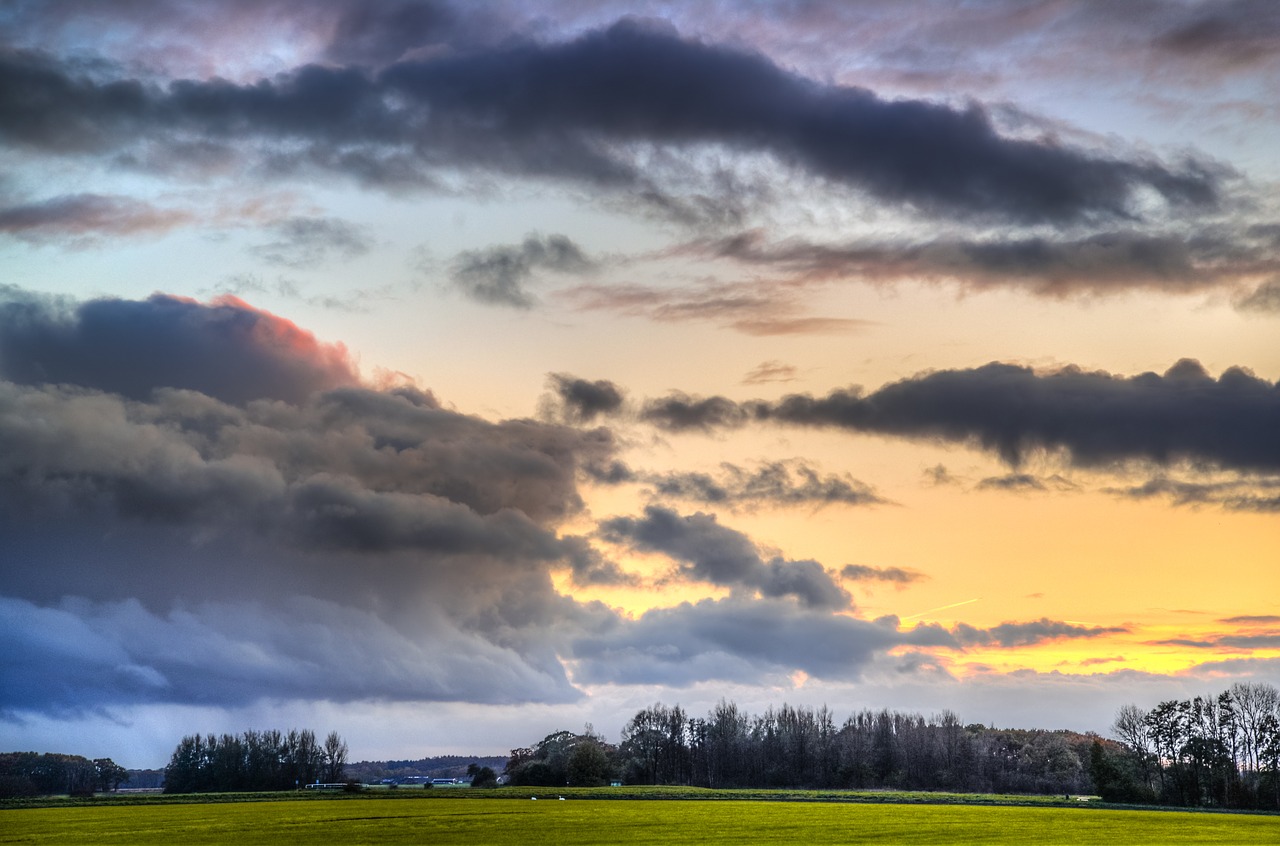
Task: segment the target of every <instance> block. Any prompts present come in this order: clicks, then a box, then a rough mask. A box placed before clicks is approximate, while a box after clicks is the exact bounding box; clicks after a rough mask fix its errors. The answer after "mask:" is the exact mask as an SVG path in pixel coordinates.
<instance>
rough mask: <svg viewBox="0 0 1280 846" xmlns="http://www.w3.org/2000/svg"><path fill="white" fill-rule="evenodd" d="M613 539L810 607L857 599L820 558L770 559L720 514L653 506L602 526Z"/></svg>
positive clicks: (684, 571)
mask: <svg viewBox="0 0 1280 846" xmlns="http://www.w3.org/2000/svg"><path fill="white" fill-rule="evenodd" d="M600 536H601V537H603V538H604V539H605V540H607V541H609V542H610V543H616V544H620V545H624V546H629V547H631V548H633V549H638V550H642V551H645V552H659V553H662V554H664V555H666V556H668V557H670V558H672V559H673V560H675V561H676V562H678V563H679V565H680V573H681V575H682V576H684V577H685V578H689V579H694V580H697V581H702V582H707V583H709V584H713V585H720V586H723V587H728V588H734V589H739V590H741V589H745V590H747V591H749V592H755V591H758V592H759V593H760V595H761V596H764V597H772V598H780V597H793V598H795V599H797V600H799V601H800V603H801V604H803V605H804V606H806V607H809V608H823V609H833V610H839V609H844V608H849V607H851V605H852V598H851V597H850V596H849V593H848V592H847V591H845V590H844V588H842V587H840V586H839V585H838V584H837V583H836V582H835V580H834V579H833V578H832V575H831V573H830V572H828V571H827V570H826V569H825V568H824V567H823V566H822V565H821V564H819V563H818V562H816V561H788V560H785V559H782V558H772V559H770V560H767V561H766V560H765V559H764V558H762V557H761V555H760V552H759V550H758V549H757V548H756V545H755V544H754V543H753V542H752V541H751V539H750V538H748V537H747V536H746V535H745V534H743V533H742V532H739V531H737V530H736V529H731V528H729V527H727V526H723V525H721V524H720V523H719V522H717V520H716V518H715V515H712V514H703V513H701V512H698V513H696V514H692V515H688V516H685V515H681V514H678V513H676V512H675V511H672V510H670V509H668V508H663V507H660V506H655V505H650V506H647V507H646V508H645V510H644V516H643V517H639V518H636V517H613V518H610V519H608V520H605V521H604V522H602V523H601V524H600Z"/></svg>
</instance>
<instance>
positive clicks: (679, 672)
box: [572, 598, 955, 685]
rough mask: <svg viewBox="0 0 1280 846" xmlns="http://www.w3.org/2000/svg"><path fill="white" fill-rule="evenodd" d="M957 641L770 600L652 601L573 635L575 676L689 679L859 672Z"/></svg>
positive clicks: (927, 629)
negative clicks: (893, 654)
mask: <svg viewBox="0 0 1280 846" xmlns="http://www.w3.org/2000/svg"><path fill="white" fill-rule="evenodd" d="M902 645H916V646H939V647H954V646H955V642H954V639H953V638H952V637H951V635H949V634H948V633H947V632H946V631H944V630H942V629H940V628H938V627H936V626H917V627H916V628H915V629H912V630H910V631H901V630H899V629H898V628H897V625H896V620H893V619H890V620H889V621H888V622H887V623H882V622H880V621H877V622H869V621H866V620H857V619H854V618H852V617H846V616H841V615H815V614H812V613H808V612H807V611H806V610H805V609H804V608H803V606H797V605H795V604H792V603H789V602H785V601H778V600H767V601H757V602H748V601H744V600H742V599H733V598H731V599H725V600H709V599H708V600H703V601H701V602H698V603H695V604H690V603H682V604H680V605H678V606H676V607H674V608H663V609H654V610H652V611H647V612H645V613H644V614H642V615H641V616H640V617H639V618H638V619H637V620H636V621H634V623H631V624H621V623H615V624H612V625H609V626H606V627H603V628H602V629H601V630H600V631H599V632H597V633H595V634H594V635H593V636H592V637H591V638H583V639H579V640H577V641H575V642H574V643H573V647H572V648H573V657H574V659H575V670H574V678H575V679H580V680H582V681H583V682H585V683H589V684H590V683H595V684H657V683H661V684H668V685H687V684H692V683H694V682H698V681H703V680H707V679H714V680H720V681H737V682H744V683H758V682H759V680H760V677H761V674H762V673H774V674H777V675H779V676H784V675H789V674H790V673H792V672H794V671H795V670H802V671H803V672H805V673H807V674H808V675H810V676H813V677H815V678H820V679H845V680H848V679H856V678H857V677H858V676H859V674H860V673H861V672H862V671H863V670H865V669H866V668H868V667H869V666H870V665H871V664H872V663H873V661H874V660H875V659H876V658H877V657H878V656H880V655H882V654H883V653H884V652H885V651H887V650H889V649H892V648H893V647H895V646H902Z"/></svg>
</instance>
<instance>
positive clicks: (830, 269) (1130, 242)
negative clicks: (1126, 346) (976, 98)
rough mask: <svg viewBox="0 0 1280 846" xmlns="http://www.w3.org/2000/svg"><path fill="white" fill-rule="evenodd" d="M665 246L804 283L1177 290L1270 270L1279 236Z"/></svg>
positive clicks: (1245, 232) (1278, 256) (1123, 233)
mask: <svg viewBox="0 0 1280 846" xmlns="http://www.w3.org/2000/svg"><path fill="white" fill-rule="evenodd" d="M674 252H675V253H677V254H690V255H696V256H705V257H715V258H728V259H732V260H734V261H737V262H741V263H744V264H748V265H753V266H765V267H770V268H774V269H777V270H781V271H783V272H784V273H786V274H787V275H788V276H789V277H791V278H795V279H799V280H807V281H823V280H829V279H862V280H869V281H884V280H895V279H904V278H908V279H925V280H930V281H955V282H958V283H960V284H962V285H964V286H966V287H969V288H976V289H985V288H994V287H1008V288H1019V289H1024V290H1029V291H1030V292H1031V293H1034V294H1037V295H1040V296H1051V297H1063V296H1068V295H1073V294H1105V293H1110V292H1117V291H1127V290H1134V289H1149V290H1159V291H1165V292H1169V293H1187V292H1192V291H1197V290H1204V289H1207V288H1210V287H1214V286H1221V285H1227V286H1234V285H1237V284H1241V283H1245V282H1248V281H1250V280H1254V279H1257V278H1258V277H1259V276H1264V275H1268V274H1274V273H1276V272H1277V271H1278V270H1280V237H1277V233H1276V231H1275V228H1274V227H1270V226H1250V227H1245V226H1242V227H1240V228H1239V229H1238V230H1230V231H1228V230H1225V229H1222V228H1213V227H1211V228H1206V227H1199V228H1198V229H1197V230H1196V231H1195V232H1189V233H1181V234H1179V233H1174V234H1153V233H1148V232H1140V231H1133V230H1119V231H1109V232H1100V233H1095V234H1092V235H1087V236H1084V237H1078V238H1064V237H1048V236H1037V237H1030V238H1023V237H1007V236H1006V237H1004V238H1000V239H992V238H988V239H986V240H956V239H951V240H948V239H935V240H930V241H923V242H921V241H903V242H900V243H893V242H882V241H865V242H856V243H851V244H843V245H842V244H834V245H832V244H817V243H810V242H806V241H803V240H796V239H789V240H784V241H778V242H770V241H769V240H767V237H766V235H765V234H764V233H763V232H762V231H759V230H753V231H750V232H744V233H740V234H737V235H734V236H731V237H726V238H720V239H716V240H704V241H694V242H691V243H688V244H685V245H683V246H681V247H677V248H675V250H674ZM1268 294H1269V289H1268V288H1267V287H1266V285H1264V286H1262V287H1260V288H1258V290H1257V292H1256V293H1255V294H1254V295H1252V296H1251V297H1246V298H1245V299H1243V300H1242V301H1241V302H1240V303H1239V307H1240V308H1244V309H1254V310H1258V311H1266V310H1269V309H1268V303H1269V298H1268Z"/></svg>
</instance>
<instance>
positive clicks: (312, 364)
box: [0, 288, 357, 403]
mask: <svg viewBox="0 0 1280 846" xmlns="http://www.w3.org/2000/svg"><path fill="white" fill-rule="evenodd" d="M0 376H2V377H3V378H5V379H8V380H11V381H13V382H18V383H21V384H27V385H39V384H55V383H70V384H73V385H81V386H84V387H89V388H99V389H102V390H104V391H110V392H115V393H120V394H124V395H125V396H128V397H131V398H134V399H144V398H146V397H147V396H148V395H149V394H150V393H151V391H152V390H153V389H155V388H162V387H167V388H189V389H191V390H196V391H201V392H202V393H205V394H208V395H209V396H213V397H218V398H219V399H223V400H226V401H227V402H233V403H242V402H247V401H249V400H253V399H261V398H273V399H283V400H287V401H295V402H296V401H300V400H302V399H304V398H305V397H307V396H309V395H310V394H312V393H314V392H316V391H321V390H325V389H328V388H334V387H337V386H339V385H346V384H354V383H355V382H356V381H357V375H356V372H355V368H354V365H353V364H352V363H351V361H350V358H349V357H348V355H347V351H346V349H345V348H343V347H342V346H341V345H337V344H322V343H320V342H319V341H317V340H316V338H315V336H314V335H312V334H311V333H310V332H306V331H304V330H302V329H299V328H298V327H297V326H295V325H294V324H293V323H291V322H289V321H288V320H285V319H283V318H280V317H276V316H275V315H272V314H269V313H267V312H264V311H259V310H257V309H255V308H252V307H250V306H248V305H246V304H245V303H243V302H241V301H239V300H236V299H235V298H232V297H226V298H220V299H218V300H215V301H214V302H213V303H211V304H208V305H203V304H201V303H198V302H195V301H194V300H189V299H184V298H180V297H170V296H166V295H163V294H154V295H152V296H151V297H150V298H148V299H146V300H141V301H138V300H117V299H97V300H88V301H86V302H83V303H79V304H71V303H65V302H61V301H58V300H55V299H52V298H48V297H42V296H38V295H33V294H28V293H26V292H23V291H21V290H18V289H14V288H0Z"/></svg>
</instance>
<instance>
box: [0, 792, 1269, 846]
mask: <svg viewBox="0 0 1280 846" xmlns="http://www.w3.org/2000/svg"><path fill="white" fill-rule="evenodd" d="M451 792H452V791H451ZM300 842H325V843H342V844H358V843H371V844H373V843H376V844H393V843H431V844H435V843H457V844H467V846H474V844H493V843H564V844H576V843H707V844H716V843H724V844H740V843H801V844H818V843H946V844H951V843H1009V844H1036V843H1065V844H1076V846H1079V845H1080V844H1090V843H1099V844H1102V843H1105V844H1161V845H1162V846H1163V844H1178V843H1212V844H1233V843H1240V844H1246V843H1247V844H1276V843H1280V818H1278V817H1275V816H1252V815H1244V814H1209V813H1190V812H1180V811H1129V810H1109V809H1099V808H1068V807H1056V808H1055V807H1007V806H974V805H901V804H889V803H880V804H866V803H844V802H812V801H810V802H797V801H790V802H786V801H781V802H780V801H759V800H743V801H723V800H696V799H691V800H682V801H673V800H669V801H661V800H655V801H616V800H614V801H607V800H599V799H579V798H571V799H568V800H566V801H558V800H556V799H542V800H539V801H531V800H530V799H528V798H524V799H506V798H503V799H492V798H485V799H473V798H463V797H459V798H451V799H450V800H448V801H433V800H431V799H428V798H426V797H422V798H421V800H419V801H397V800H393V799H391V798H390V797H386V798H383V797H379V798H367V797H361V798H351V799H345V798H344V799H339V798H337V797H334V798H333V799H332V800H331V801H291V800H274V801H262V802H220V803H218V802H214V803H189V804H180V803H153V802H137V803H130V804H119V805H101V806H93V805H80V806H63V807H44V808H17V809H6V810H0V843H92V844H95V846H97V844H112V843H128V844H149V843H158V844H159V843H163V844H168V843H182V844H203V843H209V844H221V843H236V844H254V843H272V844H286V843H300Z"/></svg>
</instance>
